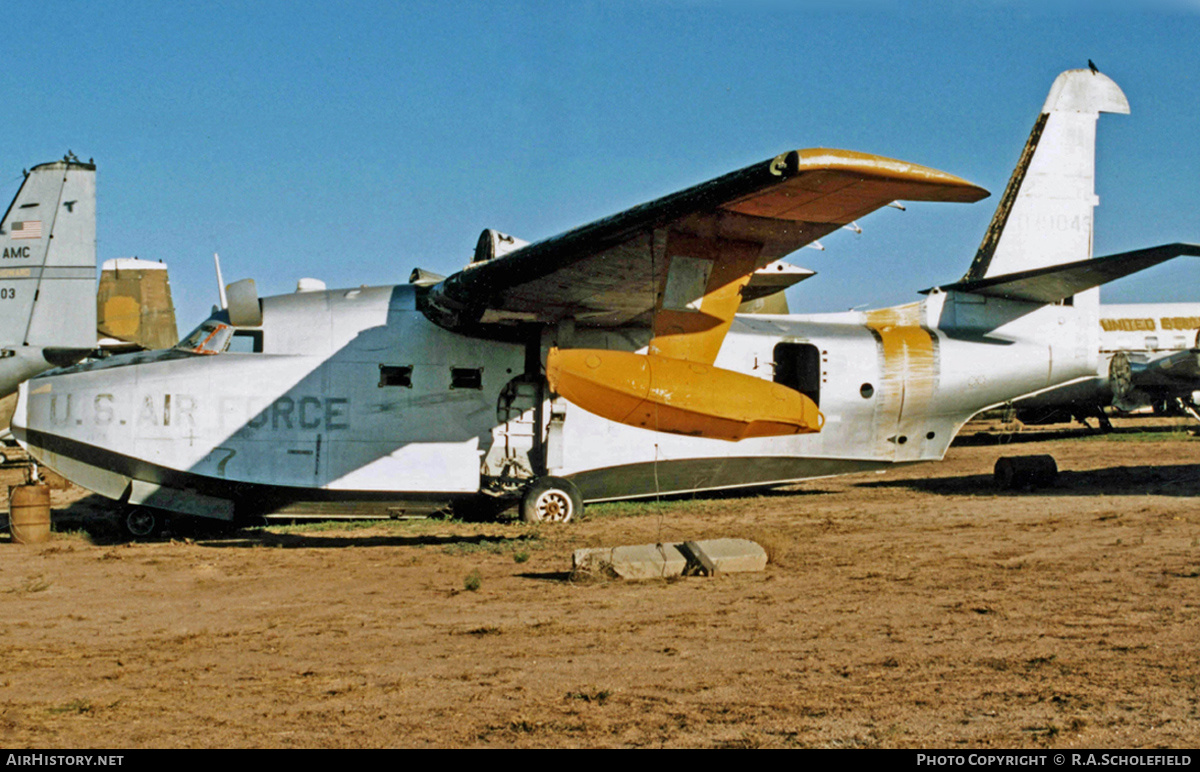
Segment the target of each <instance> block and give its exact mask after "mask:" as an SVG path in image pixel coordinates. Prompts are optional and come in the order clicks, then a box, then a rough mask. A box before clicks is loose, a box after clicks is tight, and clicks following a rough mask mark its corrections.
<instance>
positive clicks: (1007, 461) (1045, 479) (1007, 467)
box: [993, 456, 1058, 490]
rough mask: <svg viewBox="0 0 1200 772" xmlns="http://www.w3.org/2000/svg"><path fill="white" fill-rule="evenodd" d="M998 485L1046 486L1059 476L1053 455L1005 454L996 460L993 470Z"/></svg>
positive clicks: (1003, 487) (1004, 488)
mask: <svg viewBox="0 0 1200 772" xmlns="http://www.w3.org/2000/svg"><path fill="white" fill-rule="evenodd" d="M993 475H994V478H995V481H996V486H997V487H999V488H1001V489H1002V490H1018V489H1020V488H1030V489H1032V488H1045V487H1048V486H1051V485H1053V484H1054V481H1055V479H1057V477H1058V464H1056V463H1055V462H1054V457H1053V456H1004V457H1002V458H999V459H997V460H996V467H995V469H994V471H993Z"/></svg>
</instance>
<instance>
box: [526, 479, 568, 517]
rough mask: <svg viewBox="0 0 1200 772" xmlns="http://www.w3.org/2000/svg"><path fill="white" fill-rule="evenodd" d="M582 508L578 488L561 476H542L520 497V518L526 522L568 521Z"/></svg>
mask: <svg viewBox="0 0 1200 772" xmlns="http://www.w3.org/2000/svg"><path fill="white" fill-rule="evenodd" d="M582 510H583V498H582V497H581V496H580V495H579V488H576V487H575V483H573V482H571V481H570V480H567V479H565V478H562V477H543V478H542V479H540V480H538V481H537V482H535V483H534V484H533V485H530V486H529V488H527V489H526V490H525V495H524V496H522V497H521V519H522V520H524V521H525V522H526V523H568V522H570V521H571V520H572V519H573V518H574V517H575V516H576V515H578V514H579V513H580V511H582Z"/></svg>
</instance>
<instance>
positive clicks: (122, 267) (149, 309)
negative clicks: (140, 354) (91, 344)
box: [96, 257, 179, 350]
mask: <svg viewBox="0 0 1200 772" xmlns="http://www.w3.org/2000/svg"><path fill="white" fill-rule="evenodd" d="M96 320H97V324H96V327H97V329H98V330H99V332H100V334H101V335H102V336H104V337H107V338H113V339H116V340H118V341H122V342H125V343H131V344H133V345H135V346H137V347H138V348H144V349H151V350H153V349H163V348H170V347H171V346H174V345H175V344H176V343H177V342H178V341H179V333H178V331H177V330H176V327H175V306H174V304H173V303H172V302H171V281H170V278H169V277H168V275H167V266H166V265H165V264H163V263H155V262H152V261H150V260H139V259H137V258H136V257H122V258H118V259H116V260H106V261H104V266H103V267H102V269H101V271H100V289H99V290H98V291H97V293H96Z"/></svg>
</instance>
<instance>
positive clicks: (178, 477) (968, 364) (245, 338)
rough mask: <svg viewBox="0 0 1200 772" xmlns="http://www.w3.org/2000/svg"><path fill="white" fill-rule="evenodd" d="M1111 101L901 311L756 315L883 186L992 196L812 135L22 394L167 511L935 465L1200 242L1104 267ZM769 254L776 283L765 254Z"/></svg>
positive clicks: (1068, 82)
mask: <svg viewBox="0 0 1200 772" xmlns="http://www.w3.org/2000/svg"><path fill="white" fill-rule="evenodd" d="M1100 112H1119V113H1125V112H1128V105H1127V103H1126V100H1125V96H1124V94H1123V93H1122V92H1121V90H1120V89H1119V88H1118V87H1117V86H1116V84H1115V83H1113V82H1112V81H1111V80H1109V79H1108V78H1107V77H1105V76H1103V75H1100V74H1093V73H1092V72H1090V71H1088V70H1077V71H1071V72H1067V73H1064V74H1062V75H1061V76H1059V78H1058V80H1056V81H1055V83H1054V86H1053V88H1052V89H1051V91H1050V95H1049V98H1048V99H1047V101H1046V105H1045V108H1044V111H1043V112H1042V114H1041V115H1040V116H1039V117H1038V119H1037V122H1036V125H1035V127H1034V130H1033V133H1032V135H1031V136H1030V138H1029V141H1028V143H1027V144H1026V147H1025V151H1024V153H1023V155H1022V156H1021V160H1020V164H1019V166H1018V169H1017V171H1016V173H1015V174H1014V176H1013V179H1012V181H1011V182H1010V184H1009V187H1008V190H1007V191H1006V192H1005V194H1004V197H1003V199H1002V200H1001V202H1000V207H999V210H998V212H997V214H996V216H995V218H994V220H993V223H992V226H991V228H990V229H989V231H988V232H987V235H986V236H985V238H984V241H983V244H982V246H981V248H980V250H979V253H978V255H977V256H976V258H975V260H974V262H973V263H972V265H971V267H970V270H969V271H968V272H967V275H966V276H965V277H964V278H963V279H962V280H960V281H957V282H955V283H953V284H948V285H945V286H943V287H941V288H935V289H932V290H928V291H927V294H926V296H925V297H924V299H922V300H920V301H919V302H915V303H912V304H910V305H903V306H898V307H895V308H887V309H882V310H876V311H865V312H847V313H842V314H832V315H828V316H807V317H790V316H783V315H739V316H735V312H736V310H737V309H738V307H739V304H741V303H743V302H744V301H747V300H749V299H753V298H754V297H757V296H759V295H761V294H762V293H764V292H770V291H775V290H777V289H778V288H779V287H780V286H781V285H784V284H786V283H787V281H784V280H780V279H779V276H780V275H792V276H793V280H794V279H795V278H797V277H802V276H806V275H808V274H809V273H811V272H807V271H803V270H798V271H786V270H782V269H781V268H780V264H778V263H777V262H776V261H778V260H779V259H780V258H781V257H783V256H784V255H786V254H788V253H790V252H792V251H794V250H796V249H798V248H800V247H802V246H804V245H806V244H809V243H811V242H812V241H814V240H815V239H818V238H820V237H822V236H824V235H826V234H828V233H831V232H833V231H834V230H836V229H838V228H842V227H844V226H846V225H847V224H849V223H852V222H854V221H855V220H856V219H857V218H861V217H863V216H864V215H866V214H867V213H869V212H871V211H873V210H875V209H878V208H880V207H883V206H886V205H887V204H889V203H891V202H892V201H894V200H898V199H904V200H914V201H957V202H972V201H977V200H979V199H981V198H983V197H984V196H986V195H987V194H986V191H984V190H983V189H981V188H979V187H977V186H975V185H972V184H971V183H969V182H966V181H964V180H962V179H959V178H957V177H954V176H951V175H949V174H946V173H944V172H940V171H936V170H934V169H929V168H925V167H922V166H917V165H915V164H911V163H905V162H902V161H896V160H892V159H889V158H881V157H877V156H872V155H865V154H862V153H855V152H848V151H844V150H827V149H816V150H800V151H793V152H787V153H783V154H781V155H778V156H776V157H774V158H771V159H769V160H767V161H764V162H762V163H758V164H755V165H753V166H749V167H747V168H745V169H741V170H739V171H735V172H732V173H730V174H727V175H725V176H723V177H719V178H717V179H715V180H711V181H709V182H705V183H702V184H700V185H697V186H695V187H692V188H688V189H686V190H684V191H682V192H679V193H676V194H673V195H670V196H667V197H665V198H662V199H659V200H656V201H652V202H650V203H647V204H643V205H641V206H637V207H634V208H633V209H630V210H628V211H625V212H622V213H620V214H617V215H614V216H612V217H609V218H607V219H603V220H599V221H597V222H594V223H591V224H589V225H585V226H583V227H580V228H577V229H575V230H571V231H568V232H566V233H563V234H561V235H558V236H555V237H553V238H549V239H546V240H544V241H540V242H537V243H532V244H528V243H525V242H522V241H519V240H517V239H513V238H511V237H507V236H503V235H502V234H498V233H495V232H494V231H485V232H484V234H483V236H482V237H481V238H480V242H479V245H478V247H477V249H476V255H475V261H474V262H473V263H472V264H471V265H470V266H468V267H467V268H465V269H463V270H462V271H459V272H458V273H456V274H454V275H452V276H450V277H448V278H442V277H437V276H431V275H429V274H427V273H425V272H423V271H420V270H418V271H414V273H413V277H412V278H411V279H410V283H409V284H408V285H402V286H395V287H376V288H361V289H351V290H338V291H324V290H317V291H305V292H299V291H298V292H297V293H295V294H292V295H286V296H279V297H268V298H263V299H261V300H260V299H259V298H258V297H257V294H256V292H255V290H254V287H253V283H252V282H250V281H249V280H244V281H243V282H238V283H235V284H232V285H230V287H229V294H228V303H227V307H226V308H224V309H222V310H220V311H218V312H215V313H214V314H213V316H211V317H210V318H209V319H208V320H207V321H205V322H204V323H203V324H202V325H201V326H200V327H199V328H198V329H197V330H196V331H195V332H193V333H192V334H191V335H189V336H188V337H186V338H185V339H184V340H183V342H182V343H180V344H179V346H177V347H176V349H175V350H172V351H168V352H153V353H142V354H134V355H130V356H123V357H112V358H109V359H107V360H105V361H101V362H94V363H85V364H80V365H76V366H74V367H71V368H68V369H65V370H60V371H58V372H56V373H54V374H47V375H46V376H43V377H39V378H37V379H35V380H33V381H30V382H29V383H27V384H26V385H25V387H23V389H24V391H23V395H24V398H23V401H22V405H21V409H20V410H19V411H18V412H19V414H20V415H19V416H18V419H17V422H16V424H15V426H16V433H17V436H18V437H19V438H20V439H21V440H22V442H24V443H25V444H26V446H27V447H28V449H29V451H30V452H31V453H32V454H33V455H34V456H35V457H36V458H37V459H39V460H40V461H41V462H42V463H44V464H46V465H48V466H50V467H52V468H54V469H56V470H58V471H59V472H61V473H62V474H64V475H66V476H67V477H69V478H70V479H71V480H73V481H74V482H76V483H79V484H80V485H83V486H85V487H87V488H90V489H92V490H94V491H97V492H98V493H101V494H103V495H105V496H108V497H110V498H113V499H117V500H119V501H121V502H123V503H124V504H125V505H127V506H128V507H129V510H128V511H129V515H128V517H127V521H126V522H127V524H128V525H129V526H130V528H131V529H132V530H136V531H141V532H148V531H150V530H152V529H153V528H154V527H155V523H156V522H158V521H159V520H160V518H161V517H163V516H164V514H168V513H182V514H187V515H196V516H205V517H213V518H219V519H224V520H231V521H232V520H237V519H240V518H256V517H259V516H262V515H264V514H269V513H289V512H300V511H302V510H305V509H307V511H310V512H312V511H320V509H321V506H322V504H323V503H324V504H325V506H326V507H328V508H334V507H336V508H337V509H338V510H339V511H342V512H346V511H353V507H354V505H355V504H363V503H366V504H371V505H373V506H375V507H376V508H377V509H378V510H379V511H383V512H386V511H388V510H389V508H390V510H391V511H392V512H400V511H404V510H416V509H417V508H418V507H419V506H422V505H425V506H428V505H429V504H430V503H441V504H444V503H445V502H448V501H449V502H451V503H453V504H455V505H456V506H460V507H463V508H466V507H469V506H470V505H472V504H477V505H479V506H480V507H481V508H486V505H487V504H489V503H493V502H501V503H507V502H511V501H513V500H515V499H517V498H520V500H521V504H520V506H521V513H522V516H523V517H524V518H525V519H527V520H534V521H536V520H558V521H563V520H569V519H570V518H571V517H572V516H574V515H575V514H576V513H577V512H578V511H579V510H580V507H581V506H582V503H583V502H584V501H597V500H604V499H619V498H632V497H638V496H649V495H654V494H656V493H663V494H667V493H677V492H682V491H700V490H713V489H720V488H737V487H748V486H763V485H771V484H777V483H783V482H789V481H795V480H803V479H806V478H812V477H818V476H823V475H832V474H838V473H844V472H857V471H863V470H873V469H881V468H885V467H887V466H888V465H890V464H897V463H907V462H916V461H931V460H937V459H940V458H941V457H942V456H943V454H944V453H945V452H946V448H947V447H948V446H949V444H950V440H951V439H952V438H953V437H954V435H955V432H956V431H957V430H958V429H959V428H960V427H961V426H962V424H963V423H964V422H966V421H967V420H968V419H969V418H970V417H971V416H972V415H974V414H975V413H977V412H978V411H980V410H982V409H984V408H988V407H991V406H994V405H999V404H1003V403H1005V402H1008V401H1010V400H1012V399H1014V398H1016V397H1018V396H1021V395H1024V394H1029V393H1031V392H1036V391H1038V390H1042V389H1046V388H1050V387H1053V386H1057V385H1059V384H1063V383H1067V382H1070V381H1073V380H1075V379H1079V378H1083V377H1087V376H1091V375H1093V374H1095V372H1096V364H1097V356H1098V341H1097V330H1098V329H1099V325H1098V324H1097V292H1096V290H1095V289H1094V288H1095V287H1097V286H1099V285H1100V284H1103V283H1104V282H1106V281H1109V280H1112V279H1115V278H1118V277H1121V276H1125V275H1127V274H1130V273H1133V272H1135V271H1138V270H1141V269H1143V268H1146V267H1148V266H1150V265H1154V264H1157V263H1159V262H1162V261H1163V260H1166V259H1168V258H1170V257H1172V256H1174V255H1176V254H1180V253H1188V254H1200V247H1196V246H1190V245H1170V246H1165V247H1157V248H1152V249H1146V250H1141V251H1137V252H1130V253H1124V254H1118V255H1112V256H1109V257H1103V258H1097V259H1092V258H1091V244H1092V209H1093V206H1094V205H1095V204H1096V198H1095V194H1094V186H1093V168H1094V149H1095V126H1096V120H1097V117H1098V114H1099V113H1100ZM764 269H765V270H764Z"/></svg>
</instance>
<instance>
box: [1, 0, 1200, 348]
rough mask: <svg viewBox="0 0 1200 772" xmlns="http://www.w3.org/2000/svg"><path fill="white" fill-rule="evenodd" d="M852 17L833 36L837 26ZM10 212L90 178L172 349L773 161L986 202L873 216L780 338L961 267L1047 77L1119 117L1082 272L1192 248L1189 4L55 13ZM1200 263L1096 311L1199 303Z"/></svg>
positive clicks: (67, 8) (1192, 30)
mask: <svg viewBox="0 0 1200 772" xmlns="http://www.w3.org/2000/svg"><path fill="white" fill-rule="evenodd" d="M847 8H848V9H849V10H847ZM5 21H6V26H7V28H8V30H9V35H8V39H9V45H8V46H7V52H8V62H7V63H6V66H5V67H4V74H3V75H0V79H2V82H3V90H2V91H0V93H3V94H4V95H5V96H6V98H7V103H8V105H9V116H8V119H7V120H5V121H4V122H3V123H2V124H0V196H4V195H7V196H11V195H12V194H13V193H15V191H16V188H17V186H18V185H19V181H20V171H21V169H22V168H23V167H25V168H27V167H29V166H32V165H34V164H36V163H39V162H42V161H47V160H53V159H55V158H59V157H61V156H62V155H63V153H64V152H66V150H68V149H70V150H72V151H74V152H75V153H76V154H77V155H79V156H80V157H81V158H85V159H86V158H94V159H95V160H96V163H97V166H98V175H99V177H98V186H99V223H98V241H99V257H100V259H102V260H103V259H108V258H113V257H122V256H132V255H136V256H139V257H142V258H145V259H151V260H164V261H166V262H167V264H168V265H169V267H170V269H171V280H172V287H173V290H174V294H175V302H176V306H177V308H178V311H179V326H180V328H181V331H183V330H186V329H188V328H190V327H192V326H194V325H195V324H196V323H197V322H199V321H200V319H201V318H203V317H204V316H205V315H207V313H208V310H209V307H210V306H211V304H212V303H213V302H214V301H215V299H216V282H215V280H214V278H213V272H212V253H213V252H214V251H217V252H220V253H221V259H222V265H223V268H224V272H225V278H226V280H227V281H232V280H235V279H239V278H244V277H252V278H254V279H255V280H256V281H257V282H258V286H259V291H260V293H261V294H264V295H268V294H277V293H283V292H290V291H292V290H293V289H294V288H295V282H296V279H298V278H299V277H301V276H312V277H315V278H319V279H322V280H324V281H326V282H327V283H328V284H329V286H331V287H336V286H357V285H360V284H391V283H398V282H404V281H406V280H407V277H408V273H409V271H410V270H411V269H412V268H413V267H415V266H420V267H423V268H427V269H429V270H433V271H437V272H440V273H450V272H452V271H454V270H457V269H458V268H459V267H461V266H462V265H463V264H465V263H466V261H467V260H468V259H469V257H470V252H471V250H472V248H473V247H474V244H475V240H476V238H477V237H478V234H479V231H480V230H481V229H483V228H485V227H491V228H496V229H498V230H501V231H504V232H507V233H511V234H513V235H516V236H520V237H522V238H525V239H527V240H531V241H532V240H536V239H540V238H543V237H546V236H550V235H553V234H555V233H558V232H561V231H563V230H566V229H568V228H571V227H574V226H576V225H580V224H583V223H585V222H588V221H590V220H593V219H596V218H598V217H603V216H606V215H609V214H612V213H614V212H617V211H620V210H622V209H625V208H627V207H629V206H632V205H635V204H638V203H641V202H643V201H646V200H649V199H652V198H655V197H657V196H660V195H663V194H666V193H669V192H672V191H674V190H678V189H680V188H683V187H686V186H688V185H691V184H694V183H697V182H701V181H703V180H706V179H709V178H711V177H714V176H717V175H719V174H722V173H724V172H727V171H731V170H733V169H736V168H740V167H741V166H745V165H747V164H749V163H753V162H755V161H759V160H762V159H765V158H769V157H771V156H774V155H776V154H778V153H780V152H782V151H784V150H788V149H792V148H803V147H820V146H829V147H841V148H847V149H851V150H859V151H864V152H870V153H877V154H881V155H888V156H893V157H897V158H902V159H904V160H907V161H913V162H917V163H921V164H925V165H928V166H933V167H935V168H939V169H943V170H945V171H948V172H951V173H954V174H957V175H959V176H962V177H965V178H967V179H969V180H971V181H972V182H975V183H977V184H979V185H982V186H983V187H985V188H988V189H989V190H991V191H992V193H993V196H992V198H990V199H986V200H985V201H984V202H981V203H979V204H975V205H950V204H940V205H939V204H915V205H912V206H910V207H909V208H908V211H906V212H899V211H896V210H892V209H886V210H883V211H880V212H877V213H875V214H873V215H871V216H869V217H867V218H865V219H864V220H863V221H862V222H861V223H860V225H861V226H862V227H863V229H864V233H863V234H862V235H855V234H853V233H850V232H849V231H842V232H839V233H837V234H834V235H832V236H830V237H828V238H826V239H824V240H823V241H824V244H825V246H826V251H824V252H820V251H816V250H812V249H806V250H802V251H800V252H799V253H797V254H795V255H793V256H792V258H791V260H792V262H795V263H797V264H800V265H804V266H805V267H808V268H812V269H814V270H816V271H818V272H819V276H817V277H816V278H814V279H812V280H810V281H808V282H806V283H804V284H802V285H800V286H799V287H797V288H796V289H795V290H793V292H792V293H791V295H790V299H791V303H792V307H793V309H794V310H796V311H828V310H842V309H845V308H849V307H852V306H860V305H866V306H883V305H890V304H895V303H900V302H906V301H909V300H912V299H914V298H915V297H916V295H915V293H916V291H917V290H919V289H923V288H925V287H927V286H930V285H932V284H937V283H945V282H947V281H952V280H954V279H956V278H958V277H959V276H961V274H962V273H963V271H964V270H965V268H966V266H967V265H968V264H969V262H970V259H971V257H972V255H973V254H974V252H975V249H976V247H977V246H978V244H979V240H980V238H981V235H982V233H983V230H984V228H985V227H986V225H987V222H988V220H989V219H990V217H991V213H992V209H993V207H994V205H995V203H994V202H995V199H996V197H997V196H998V195H999V194H1000V193H1001V192H1002V191H1003V188H1004V185H1005V183H1006V182H1007V179H1008V175H1009V173H1010V171H1011V168H1012V166H1013V164H1014V163H1015V161H1016V158H1017V156H1018V154H1019V152H1020V149H1021V147H1022V145H1023V144H1024V141H1025V138H1026V136H1027V135H1028V132H1029V129H1030V127H1031V126H1032V124H1033V121H1034V119H1035V117H1036V115H1037V113H1038V111H1039V109H1040V107H1041V105H1042V102H1043V101H1044V100H1045V96H1046V91H1047V90H1048V89H1049V87H1050V83H1051V82H1052V81H1053V79H1054V77H1055V76H1056V75H1057V74H1058V73H1059V72H1061V71H1062V70H1065V69H1071V68H1076V67H1083V66H1086V63H1087V60H1088V59H1089V58H1091V59H1093V60H1095V62H1096V63H1097V64H1098V65H1099V67H1100V68H1101V70H1103V71H1104V72H1105V73H1106V74H1108V75H1109V76H1110V77H1112V78H1113V79H1114V80H1115V81H1116V82H1117V83H1118V84H1119V85H1120V86H1121V87H1122V88H1123V89H1124V91H1125V93H1126V94H1127V96H1128V97H1129V101H1130V105H1131V108H1132V113H1131V115H1128V116H1103V117H1102V118H1101V124H1100V133H1099V160H1098V171H1097V192H1098V193H1099V195H1100V199H1101V207H1100V208H1099V209H1098V210H1097V214H1096V253H1097V254H1108V253H1111V252H1117V251H1122V250H1126V249H1135V248H1139V247H1143V246H1150V245H1155V244H1160V243H1164V242H1170V241H1200V216H1198V215H1197V212H1198V210H1200V182H1198V180H1200V0H1197V1H1196V2H1188V1H1186V0H1176V1H1174V2H1170V1H1168V0H1161V1H1160V2H1153V3H1151V2H1146V3H1140V4H1137V3H1122V4H1118V3H1111V4H1110V3H1086V4H1085V3H1054V2H984V3H974V4H972V3H941V2H915V3H900V2H883V1H879V2H860V3H856V4H851V5H849V6H847V5H845V4H833V3H822V2H807V3H803V2H783V0H777V1H774V2H771V1H769V0H759V1H758V2H740V3H733V2H717V1H716V0H709V1H708V2H702V1H701V0H693V1H691V2H684V1H683V0H677V1H675V2H666V1H665V0H664V1H660V2H618V1H613V2H569V1H567V2H509V3H496V2H458V3H454V2H440V3H435V2H429V3H426V2H390V3H384V2H340V3H315V2H314V3H305V2H286V3H285V2H206V3H174V4H168V3H158V2H144V3H142V2H124V3H121V2H110V3H100V2H54V1H53V0H50V1H48V2H42V3H37V4H33V3H30V4H22V6H21V7H17V8H7V9H6V11H5ZM1197 278H1200V261H1195V260H1194V259H1181V260H1177V261H1175V264H1173V265H1169V266H1164V267H1160V268H1156V269H1153V270H1152V271H1148V272H1146V273H1145V274H1143V275H1142V276H1139V277H1135V278H1131V279H1126V280H1123V281H1122V282H1119V283H1117V284H1114V285H1113V286H1112V287H1111V288H1108V289H1107V290H1106V291H1105V295H1104V297H1105V299H1106V300H1109V301H1118V300H1119V301H1127V302H1132V301H1160V300H1195V301H1200V286H1198V283H1197V281H1196V280H1197Z"/></svg>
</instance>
